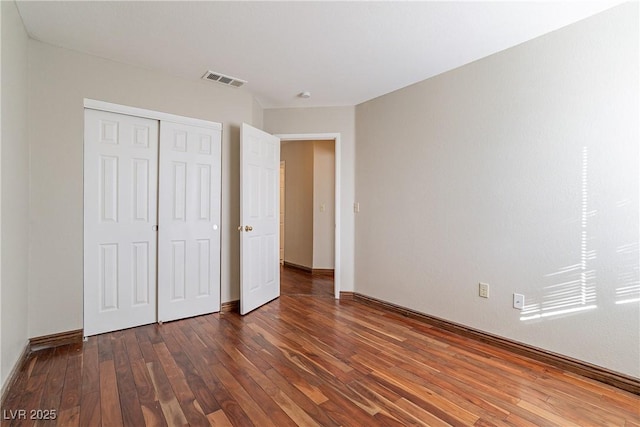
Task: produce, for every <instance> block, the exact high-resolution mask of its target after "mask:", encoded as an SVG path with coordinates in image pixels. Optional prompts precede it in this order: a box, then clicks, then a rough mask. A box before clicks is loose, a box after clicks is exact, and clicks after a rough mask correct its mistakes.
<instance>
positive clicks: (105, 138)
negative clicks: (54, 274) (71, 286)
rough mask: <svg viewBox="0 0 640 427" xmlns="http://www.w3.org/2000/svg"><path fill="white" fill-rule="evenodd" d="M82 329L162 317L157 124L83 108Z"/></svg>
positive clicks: (103, 329)
mask: <svg viewBox="0 0 640 427" xmlns="http://www.w3.org/2000/svg"><path fill="white" fill-rule="evenodd" d="M84 139H85V146H84V147H85V148H84V335H85V336H89V335H95V334H100V333H103V332H108V331H114V330H118V329H124V328H129V327H132V326H138V325H144V324H148V323H153V322H155V321H156V239H157V237H156V231H155V225H156V224H157V216H156V214H157V198H156V197H157V194H158V179H157V177H158V122H157V121H156V120H149V119H143V118H139V117H132V116H125V115H122V114H114V113H107V112H104V111H95V110H85V128H84Z"/></svg>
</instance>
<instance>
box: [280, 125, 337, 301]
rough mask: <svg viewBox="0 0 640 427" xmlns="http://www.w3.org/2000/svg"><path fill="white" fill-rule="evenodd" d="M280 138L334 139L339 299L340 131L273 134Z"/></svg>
mask: <svg viewBox="0 0 640 427" xmlns="http://www.w3.org/2000/svg"><path fill="white" fill-rule="evenodd" d="M273 136H276V137H278V138H280V142H281V143H282V142H285V141H334V143H335V145H334V162H335V164H334V186H335V188H334V198H335V200H334V208H335V213H334V217H335V233H334V240H333V246H334V249H333V252H334V253H333V256H334V260H333V293H334V297H335V299H340V288H341V286H340V285H341V283H340V282H341V280H340V278H341V275H340V274H341V271H342V268H341V265H340V243H341V241H340V235H341V228H340V222H341V221H340V194H341V193H340V188H341V186H340V182H341V179H340V177H341V174H342V171H341V169H340V154H341V152H342V150H341V144H340V133H280V134H273ZM285 221H286V219H285Z"/></svg>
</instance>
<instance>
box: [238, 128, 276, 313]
mask: <svg viewBox="0 0 640 427" xmlns="http://www.w3.org/2000/svg"><path fill="white" fill-rule="evenodd" d="M279 185H280V139H279V138H277V137H275V136H273V135H270V134H268V133H266V132H263V131H261V130H260V129H256V128H254V127H252V126H249V125H247V124H245V123H243V124H242V128H241V130H240V227H238V230H239V232H240V314H243V315H244V314H247V313H249V312H250V311H252V310H254V309H256V308H258V307H260V306H261V305H263V304H266V303H267V302H269V301H271V300H274V299H276V298H278V297H279V296H280V266H279V251H280V238H279V237H280V235H279V221H280V187H279Z"/></svg>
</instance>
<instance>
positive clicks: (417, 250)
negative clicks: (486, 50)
mask: <svg viewBox="0 0 640 427" xmlns="http://www.w3.org/2000/svg"><path fill="white" fill-rule="evenodd" d="M638 39H639V37H638V4H637V3H629V4H624V5H622V6H619V7H616V8H614V9H612V10H609V11H606V12H604V13H602V14H599V15H596V16H595V17H592V18H589V19H587V20H584V21H582V22H579V23H577V24H574V25H571V26H568V27H565V28H563V29H560V30H558V31H555V32H553V33H550V34H548V35H545V36H543V37H540V38H537V39H535V40H532V41H529V42H527V43H524V44H521V45H519V46H516V47H514V48H512V49H508V50H506V51H503V52H501V53H498V54H495V55H492V56H490V57H488V58H485V59H481V60H479V61H476V62H474V63H472V64H469V65H466V66H463V67H460V68H458V69H456V70H453V71H451V72H448V73H445V74H442V75H440V76H437V77H434V78H432V79H429V80H426V81H423V82H421V83H418V84H416V85H413V86H410V87H408V88H405V89H403V90H400V91H397V92H394V93H391V94H388V95H385V96H382V97H380V98H377V99H374V100H371V101H369V102H366V103H364V104H361V105H359V106H358V107H357V109H356V121H357V135H358V140H357V162H356V171H357V175H356V189H357V194H356V198H357V200H358V201H359V202H360V207H361V212H360V213H359V214H358V215H357V218H356V242H357V245H356V253H355V268H356V273H355V274H356V286H355V290H356V291H357V292H359V293H363V294H366V295H369V296H372V297H375V298H379V299H383V300H386V301H390V302H392V303H395V304H399V305H402V306H406V307H409V308H411V309H414V310H418V311H421V312H424V313H428V314H430V315H434V316H438V317H441V318H445V319H448V320H451V321H454V322H458V323H461V324H464V325H468V326H470V327H473V328H476V329H480V330H483V331H487V332H490V333H493V334H497V335H500V336H504V337H508V338H511V339H513V340H516V341H520V342H524V343H527V344H530V345H533V346H536V347H541V348H544V349H547V350H550V351H552V352H556V353H560V354H564V355H567V356H570V357H574V358H577V359H580V360H584V361H587V362H590V363H593V364H596V365H600V366H604V367H606V368H609V369H613V370H615V371H618V372H622V373H625V374H628V375H632V376H635V377H640V364H638V360H640V335H639V334H638V330H640V311H639V307H640V304H638V302H627V301H628V300H630V299H633V298H638V297H640V290H639V289H638V275H639V265H638V264H639V256H638V245H639V235H640V229H639V207H638V196H639V193H640V191H639V190H640V188H639V184H640V183H639V181H640V180H639V179H638V177H639V163H640V157H639V144H638V141H639V140H640V135H639V131H638V130H639V122H638V120H639V114H640V111H639V98H638V96H639V95H638V94H639V93H640V88H639V83H638V76H639V75H640V71H639V69H638V64H639V60H638V59H639V58H638V52H639V46H638ZM481 281H482V282H487V283H489V284H490V298H489V299H483V298H479V297H478V282H481ZM634 289H635V290H634ZM514 292H518V293H522V294H524V295H525V304H526V309H527V310H526V311H524V312H520V311H518V310H515V309H513V308H512V294H513V293H514ZM561 292H565V294H562V293H561ZM563 295H564V296H563ZM567 295H573V296H575V300H573V301H569V300H568V299H566V298H565V297H566V296H567ZM554 304H555V306H554Z"/></svg>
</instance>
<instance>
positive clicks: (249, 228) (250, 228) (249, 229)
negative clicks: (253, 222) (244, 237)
mask: <svg viewBox="0 0 640 427" xmlns="http://www.w3.org/2000/svg"><path fill="white" fill-rule="evenodd" d="M244 231H247V232H249V231H253V227H252V226H250V225H247V226H246V227H245V228H244Z"/></svg>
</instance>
